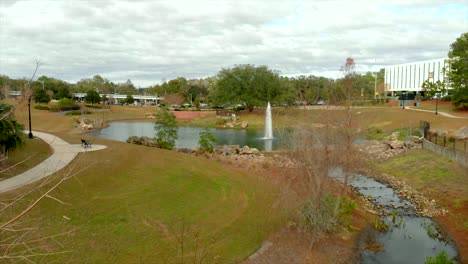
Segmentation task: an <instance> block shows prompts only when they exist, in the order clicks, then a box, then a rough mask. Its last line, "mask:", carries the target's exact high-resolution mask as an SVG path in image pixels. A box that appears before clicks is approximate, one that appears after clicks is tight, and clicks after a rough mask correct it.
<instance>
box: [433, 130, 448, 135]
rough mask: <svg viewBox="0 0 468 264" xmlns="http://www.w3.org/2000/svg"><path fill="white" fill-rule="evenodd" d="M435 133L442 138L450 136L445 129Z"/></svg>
mask: <svg viewBox="0 0 468 264" xmlns="http://www.w3.org/2000/svg"><path fill="white" fill-rule="evenodd" d="M434 133H436V134H437V135H438V136H441V137H443V136H447V135H448V131H447V130H443V129H436V130H435V131H434Z"/></svg>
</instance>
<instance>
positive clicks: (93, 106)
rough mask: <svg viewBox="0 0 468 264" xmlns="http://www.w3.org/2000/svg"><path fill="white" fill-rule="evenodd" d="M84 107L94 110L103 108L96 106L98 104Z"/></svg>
mask: <svg viewBox="0 0 468 264" xmlns="http://www.w3.org/2000/svg"><path fill="white" fill-rule="evenodd" d="M85 106H86V107H88V108H94V109H102V108H103V106H102V105H98V104H96V105H91V104H86V105H85Z"/></svg>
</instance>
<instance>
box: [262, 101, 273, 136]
mask: <svg viewBox="0 0 468 264" xmlns="http://www.w3.org/2000/svg"><path fill="white" fill-rule="evenodd" d="M264 139H273V124H272V122H271V106H270V102H268V105H267V109H266V114H265V137H264Z"/></svg>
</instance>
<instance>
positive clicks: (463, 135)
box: [455, 126, 468, 139]
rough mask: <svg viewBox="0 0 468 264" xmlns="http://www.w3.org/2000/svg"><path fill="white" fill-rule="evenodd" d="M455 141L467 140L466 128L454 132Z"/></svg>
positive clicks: (467, 132)
mask: <svg viewBox="0 0 468 264" xmlns="http://www.w3.org/2000/svg"><path fill="white" fill-rule="evenodd" d="M455 138H456V139H468V127H466V126H465V127H462V128H460V129H458V130H457V131H456V132H455Z"/></svg>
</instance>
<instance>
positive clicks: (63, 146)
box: [0, 131, 106, 193]
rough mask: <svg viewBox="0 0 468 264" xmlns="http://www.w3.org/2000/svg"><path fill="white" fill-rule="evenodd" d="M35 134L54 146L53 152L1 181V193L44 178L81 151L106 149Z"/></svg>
mask: <svg viewBox="0 0 468 264" xmlns="http://www.w3.org/2000/svg"><path fill="white" fill-rule="evenodd" d="M33 135H34V136H35V137H38V138H40V139H42V140H44V141H45V142H46V143H47V144H49V145H50V147H51V148H52V151H53V154H52V155H51V156H50V157H49V158H48V159H46V160H44V161H43V162H42V163H40V164H39V165H37V166H36V167H34V168H32V169H30V170H28V171H26V172H23V173H21V174H19V175H16V176H14V177H11V178H8V179H6V180H3V181H0V193H3V192H7V191H10V190H13V189H16V188H18V187H21V186H24V185H27V184H31V183H33V182H36V181H38V180H40V179H43V178H45V177H47V176H49V175H51V174H53V173H55V172H57V171H59V170H61V169H63V168H64V167H65V166H67V164H68V163H70V162H71V161H72V160H73V159H74V158H75V157H76V156H77V155H78V153H80V152H86V151H96V150H101V149H105V148H106V146H103V145H92V148H87V149H84V148H83V147H82V146H81V144H73V145H72V144H69V143H68V142H66V141H64V140H63V139H61V138H59V137H56V136H54V135H51V134H47V133H43V132H37V131H34V132H33Z"/></svg>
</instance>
